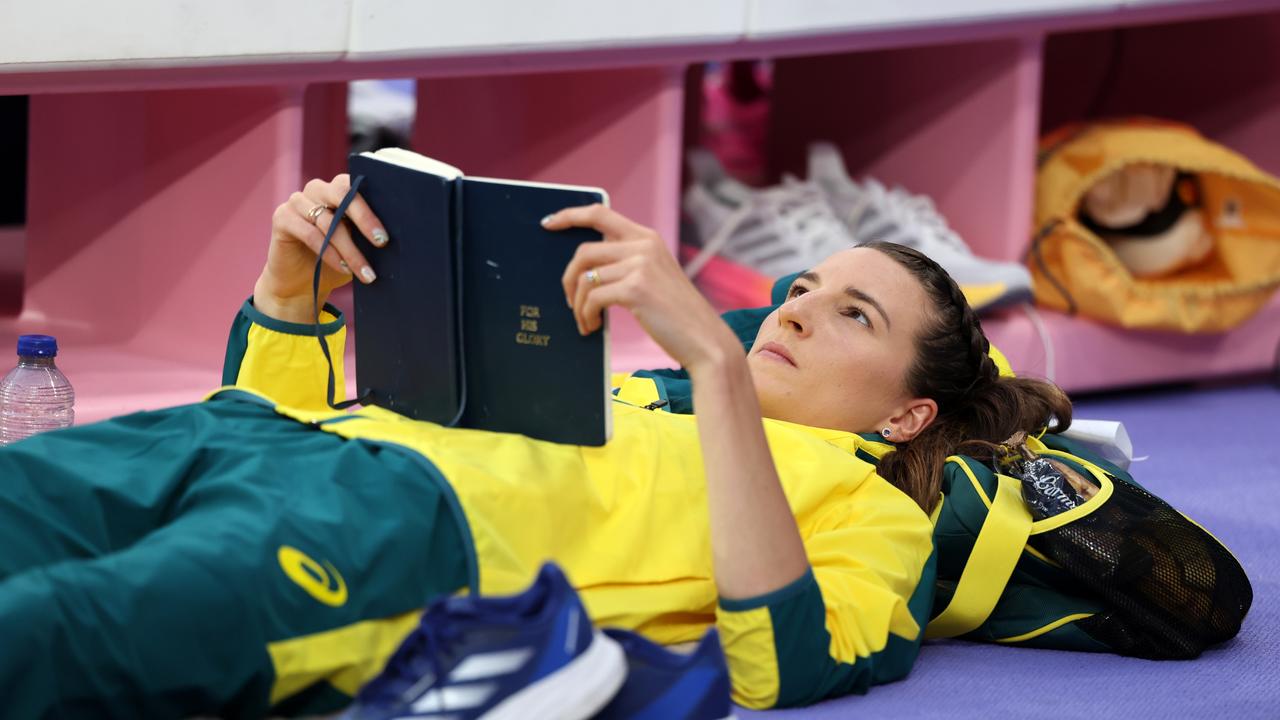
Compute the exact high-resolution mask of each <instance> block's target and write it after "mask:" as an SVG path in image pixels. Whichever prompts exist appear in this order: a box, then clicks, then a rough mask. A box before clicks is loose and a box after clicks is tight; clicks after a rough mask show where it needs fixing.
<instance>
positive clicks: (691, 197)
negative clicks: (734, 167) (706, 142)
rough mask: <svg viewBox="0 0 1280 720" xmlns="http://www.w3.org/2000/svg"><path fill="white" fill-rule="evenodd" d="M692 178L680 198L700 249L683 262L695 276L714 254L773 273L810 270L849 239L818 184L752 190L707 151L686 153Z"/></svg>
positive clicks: (795, 182)
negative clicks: (732, 175) (698, 241)
mask: <svg viewBox="0 0 1280 720" xmlns="http://www.w3.org/2000/svg"><path fill="white" fill-rule="evenodd" d="M689 166H690V168H691V170H692V171H693V175H694V182H693V184H692V185H690V186H689V189H688V190H687V191H686V192H685V196H684V211H685V214H686V215H687V216H688V218H689V219H690V220H691V221H692V222H693V225H694V230H695V231H696V233H697V235H698V237H699V239H700V241H701V249H700V250H699V252H698V253H697V255H695V256H694V257H693V258H692V259H691V260H690V261H689V262H688V263H687V264H686V265H685V273H686V274H687V275H688V276H689V277H690V278H693V277H696V276H697V275H698V273H700V272H702V270H703V268H704V267H705V266H706V264H707V263H708V262H709V261H710V260H711V259H712V258H714V257H716V256H717V255H719V256H721V257H723V258H725V259H727V260H731V261H733V262H736V263H738V264H741V265H745V266H747V267H750V268H751V269H753V270H755V271H757V272H760V273H763V274H765V275H769V276H772V277H781V276H783V275H788V274H790V273H794V272H800V271H803V270H808V269H809V268H811V267H813V266H814V265H817V264H818V263H820V262H822V261H823V260H825V259H826V258H827V257H828V256H830V255H831V254H832V253H835V252H837V251H839V250H844V249H846V248H850V247H853V246H854V244H855V243H854V242H853V238H852V237H851V236H850V234H849V231H848V230H847V229H846V228H845V226H844V225H843V224H842V223H841V222H840V221H839V220H838V219H837V218H836V216H835V215H834V214H833V213H832V211H831V206H830V205H828V204H827V199H826V196H825V195H824V194H823V192H822V190H821V189H820V188H818V187H817V186H816V185H814V184H812V183H807V182H801V181H799V180H795V179H788V180H787V181H786V182H785V183H783V184H782V185H778V186H775V187H771V188H767V189H765V190H754V189H752V188H750V187H748V186H746V185H744V184H742V183H740V182H738V181H737V180H734V179H733V178H731V177H728V175H727V174H726V173H725V172H724V170H723V168H722V167H721V166H720V163H719V161H717V160H716V159H715V157H714V156H713V155H711V153H709V152H707V151H705V150H693V151H691V152H690V154H689Z"/></svg>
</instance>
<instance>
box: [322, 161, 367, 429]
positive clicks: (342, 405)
mask: <svg viewBox="0 0 1280 720" xmlns="http://www.w3.org/2000/svg"><path fill="white" fill-rule="evenodd" d="M362 182H364V176H363V175H357V176H356V177H355V179H354V180H353V181H352V182H351V189H350V190H348V191H347V194H346V195H345V196H344V197H343V198H342V202H340V203H338V208H337V209H336V210H334V211H333V222H331V223H329V232H327V233H325V234H324V242H322V243H320V251H319V252H318V253H316V270H315V272H314V273H313V274H312V275H311V306H312V310H313V313H312V317H314V318H315V335H316V340H317V341H318V342H319V343H320V352H322V353H324V360H325V362H326V363H328V364H329V386H328V391H327V393H328V394H327V400H328V402H329V407H331V408H333V409H335V410H345V409H347V408H349V407H351V406H352V405H356V404H363V403H364V401H365V400H367V399H368V397H369V391H367V390H366V391H365V392H363V393H361V394H360V396H359V397H357V398H355V399H354V400H343V401H342V402H334V399H333V397H334V391H335V388H334V385H335V384H336V383H335V381H334V376H333V358H332V357H331V356H330V355H329V343H327V342H325V339H324V335H322V334H321V330H320V272H321V271H322V270H323V269H324V266H323V263H324V253H325V251H326V250H328V249H329V243H330V242H331V241H332V240H333V234H334V233H335V232H337V231H338V227H339V226H341V225H342V219H343V218H344V217H345V216H346V214H347V208H348V207H350V206H351V201H352V200H354V199H355V197H356V191H357V190H359V188H360V183H362ZM344 394H345V393H344Z"/></svg>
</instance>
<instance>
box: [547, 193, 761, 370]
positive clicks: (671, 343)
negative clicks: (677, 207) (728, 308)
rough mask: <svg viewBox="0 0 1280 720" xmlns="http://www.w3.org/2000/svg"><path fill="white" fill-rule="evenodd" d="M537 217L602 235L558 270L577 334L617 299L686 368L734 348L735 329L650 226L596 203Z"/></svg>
mask: <svg viewBox="0 0 1280 720" xmlns="http://www.w3.org/2000/svg"><path fill="white" fill-rule="evenodd" d="M542 224H543V227H545V228H547V229H548V230H564V229H566V228H570V227H587V228H592V229H594V230H596V231H598V232H599V233H600V234H602V235H603V236H604V242H588V243H583V244H581V245H579V246H578V250H577V252H576V253H574V256H573V259H572V260H570V261H569V264H568V266H567V267H565V270H564V276H563V277H562V278H561V282H562V283H563V285H564V294H565V299H566V300H567V301H568V302H569V306H570V307H572V308H573V313H574V316H575V317H576V318H577V320H578V331H579V332H581V333H582V334H584V335H585V334H587V333H591V332H595V331H596V330H597V329H599V327H600V325H601V323H602V322H603V320H602V313H603V312H604V310H605V308H607V307H609V306H610V305H620V306H622V307H624V308H626V309H627V310H630V311H631V314H633V315H635V317H636V320H638V321H640V325H641V326H643V327H644V329H645V332H647V333H649V336H650V337H652V338H653V339H654V340H655V341H656V342H657V343H658V344H659V345H661V346H662V349H663V350H666V351H667V353H668V354H670V355H671V357H672V358H673V359H675V360H676V362H678V363H680V365H681V366H682V367H684V368H685V369H686V370H689V371H690V372H691V373H692V372H694V371H695V370H697V369H698V368H701V367H715V366H718V365H719V364H720V363H722V362H725V361H726V360H729V359H730V358H732V357H733V356H734V355H738V356H741V355H742V346H741V344H740V343H739V342H738V339H737V337H735V336H734V334H733V332H732V331H731V330H730V329H729V326H728V325H726V324H725V323H724V321H723V320H721V319H720V315H719V314H718V313H717V312H716V311H715V309H714V308H712V307H711V304H710V303H708V302H707V301H706V299H705V298H703V297H702V294H701V293H699V292H698V290H697V288H695V287H694V286H693V283H691V282H689V279H688V278H687V277H685V274H684V271H683V270H681V269H680V265H679V264H678V263H677V262H676V259H675V258H674V257H673V256H672V255H671V253H670V252H669V251H668V250H667V248H666V246H665V245H664V244H663V242H662V238H661V237H659V235H658V233H657V232H655V231H654V230H652V229H650V228H647V227H644V226H643V225H639V224H637V223H634V222H632V221H631V220H629V219H627V218H626V217H624V216H623V215H622V214H620V213H618V212H615V211H613V210H611V209H609V208H607V207H605V206H603V205H599V204H596V205H586V206H583V207H573V208H566V209H564V210H561V211H560V212H558V213H554V214H552V215H549V216H547V218H546V219H544V220H543V223H542Z"/></svg>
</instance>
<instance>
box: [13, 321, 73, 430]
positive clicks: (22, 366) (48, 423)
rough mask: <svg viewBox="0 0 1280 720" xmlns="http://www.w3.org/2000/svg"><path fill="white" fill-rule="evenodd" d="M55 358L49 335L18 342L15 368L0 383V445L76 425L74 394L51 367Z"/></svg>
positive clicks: (55, 347)
mask: <svg viewBox="0 0 1280 720" xmlns="http://www.w3.org/2000/svg"><path fill="white" fill-rule="evenodd" d="M57 356H58V341H57V340H56V339H55V338H53V337H50V336H49V335H23V336H22V337H20V338H18V367H16V368H14V369H12V370H10V371H9V374H8V375H5V376H4V379H3V380H0V445H8V444H9V443H15V442H17V441H19V440H21V439H23V438H26V437H30V436H32V435H35V434H36V433H39V432H44V431H45V430H57V429H58V428H64V427H70V426H71V424H72V423H73V422H75V419H76V411H75V409H74V405H75V401H76V394H75V391H74V390H72V389H71V383H70V382H69V381H68V380H67V376H66V375H63V374H62V371H60V370H58V366H57V365H55V364H54V362H53V359H54V358H55V357H57Z"/></svg>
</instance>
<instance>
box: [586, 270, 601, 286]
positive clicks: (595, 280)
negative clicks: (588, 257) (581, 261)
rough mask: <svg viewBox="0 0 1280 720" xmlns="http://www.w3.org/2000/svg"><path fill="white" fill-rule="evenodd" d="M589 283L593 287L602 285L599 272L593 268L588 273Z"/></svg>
mask: <svg viewBox="0 0 1280 720" xmlns="http://www.w3.org/2000/svg"><path fill="white" fill-rule="evenodd" d="M587 282H589V283H591V284H592V285H599V284H600V273H599V272H597V271H596V269H595V268H591V269H590V270H588V271H587Z"/></svg>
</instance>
